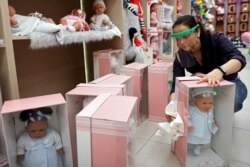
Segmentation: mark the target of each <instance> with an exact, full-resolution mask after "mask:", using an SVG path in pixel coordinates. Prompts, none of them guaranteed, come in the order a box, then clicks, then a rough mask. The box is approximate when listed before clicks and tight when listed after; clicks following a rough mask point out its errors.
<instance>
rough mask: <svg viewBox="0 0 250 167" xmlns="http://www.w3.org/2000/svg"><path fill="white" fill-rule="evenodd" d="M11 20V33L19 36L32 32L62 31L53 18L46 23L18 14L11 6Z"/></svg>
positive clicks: (36, 18)
mask: <svg viewBox="0 0 250 167" xmlns="http://www.w3.org/2000/svg"><path fill="white" fill-rule="evenodd" d="M9 19H10V25H11V32H12V34H13V35H17V36H18V35H20V36H24V35H29V34H30V33H31V32H43V33H55V32H58V31H60V29H61V28H60V26H58V25H56V24H55V23H54V21H53V20H52V19H51V18H48V19H47V20H46V21H44V20H42V19H40V18H38V17H34V16H23V15H19V14H16V10H15V8H14V7H13V6H11V5H9Z"/></svg>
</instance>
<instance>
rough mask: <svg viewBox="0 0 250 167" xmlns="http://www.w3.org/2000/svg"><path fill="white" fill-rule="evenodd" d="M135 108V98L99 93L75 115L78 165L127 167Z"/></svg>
mask: <svg viewBox="0 0 250 167" xmlns="http://www.w3.org/2000/svg"><path fill="white" fill-rule="evenodd" d="M136 110H137V97H129V96H112V95H110V94H100V95H99V96H98V97H97V98H95V99H94V100H93V101H92V102H91V103H90V104H89V105H88V106H87V107H86V108H84V109H83V110H82V111H81V112H80V113H79V114H77V116H76V124H77V125H76V127H77V148H78V166H85V167H100V166H103V167H118V166H119V167H127V166H128V164H129V159H130V158H129V157H130V156H132V157H131V158H133V155H135V152H134V150H133V147H132V146H133V142H134V136H135V130H136V124H135V122H136V121H135V113H136Z"/></svg>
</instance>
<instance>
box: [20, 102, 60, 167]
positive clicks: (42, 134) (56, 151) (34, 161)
mask: <svg viewBox="0 0 250 167" xmlns="http://www.w3.org/2000/svg"><path fill="white" fill-rule="evenodd" d="M52 112H53V111H52V109H51V108H49V107H42V108H37V109H29V110H24V111H22V112H21V113H20V116H19V118H20V120H21V121H23V122H24V123H25V132H24V133H23V134H21V136H20V137H19V139H18V141H17V163H19V164H20V166H21V167H63V163H62V156H63V155H64V151H63V147H62V142H61V137H60V135H59V133H58V132H56V131H55V130H53V129H50V128H49V125H48V119H50V117H51V115H52Z"/></svg>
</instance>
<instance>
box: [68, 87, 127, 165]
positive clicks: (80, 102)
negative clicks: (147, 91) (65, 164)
mask: <svg viewBox="0 0 250 167" xmlns="http://www.w3.org/2000/svg"><path fill="white" fill-rule="evenodd" d="M101 93H110V94H113V95H124V94H125V85H102V84H81V86H77V87H76V88H74V89H72V90H71V91H69V92H67V93H66V101H67V111H68V117H69V128H70V137H71V145H72V153H73V162H74V167H77V147H76V124H75V121H76V120H75V117H76V115H77V114H78V113H79V112H80V111H81V110H82V109H83V108H84V107H86V106H88V103H89V102H91V101H92V100H93V99H94V98H96V97H97V96H98V95H99V94H101ZM86 101H87V102H86Z"/></svg>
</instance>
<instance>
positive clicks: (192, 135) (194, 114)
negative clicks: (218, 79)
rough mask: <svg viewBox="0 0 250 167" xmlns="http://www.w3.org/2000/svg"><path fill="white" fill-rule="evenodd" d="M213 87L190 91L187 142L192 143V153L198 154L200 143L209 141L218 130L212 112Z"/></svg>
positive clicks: (203, 143)
mask: <svg viewBox="0 0 250 167" xmlns="http://www.w3.org/2000/svg"><path fill="white" fill-rule="evenodd" d="M213 101H214V91H213V88H208V87H205V88H194V89H193V90H192V92H191V101H190V105H189V120H188V139H187V141H188V143H189V144H192V145H193V152H194V155H197V156H198V155H200V149H201V146H202V145H205V144H209V143H210V142H211V137H212V134H215V133H216V132H217V131H218V127H217V126H216V125H215V120H214V114H213Z"/></svg>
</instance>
